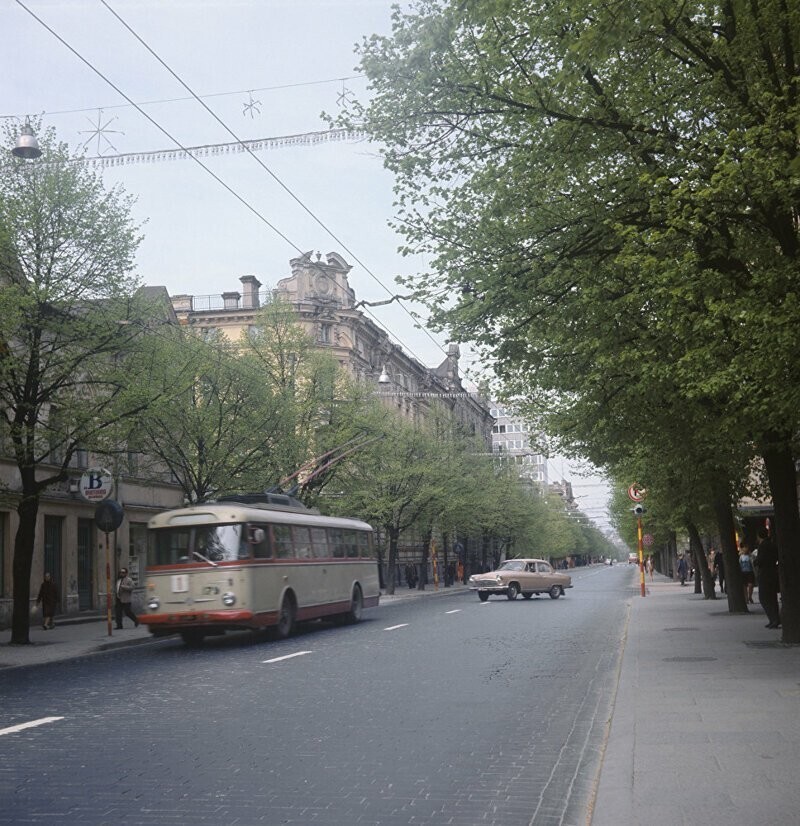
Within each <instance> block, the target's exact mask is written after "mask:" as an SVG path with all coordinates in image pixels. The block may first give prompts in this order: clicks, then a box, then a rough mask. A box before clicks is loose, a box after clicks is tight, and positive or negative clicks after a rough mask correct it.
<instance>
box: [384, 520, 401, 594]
mask: <svg viewBox="0 0 800 826" xmlns="http://www.w3.org/2000/svg"><path fill="white" fill-rule="evenodd" d="M386 535H387V536H388V537H389V561H388V564H387V566H386V568H387V570H386V593H387V594H393V593H394V586H395V584H396V583H397V540H398V538H399V536H400V531H398V530H397V528H395V527H392V526H391V525H390V526H387V528H386Z"/></svg>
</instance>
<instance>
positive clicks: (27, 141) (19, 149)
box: [0, 115, 42, 161]
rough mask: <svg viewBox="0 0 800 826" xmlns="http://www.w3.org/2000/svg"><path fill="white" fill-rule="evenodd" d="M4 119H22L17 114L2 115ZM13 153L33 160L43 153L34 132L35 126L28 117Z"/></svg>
mask: <svg viewBox="0 0 800 826" xmlns="http://www.w3.org/2000/svg"><path fill="white" fill-rule="evenodd" d="M0 118H2V119H3V120H21V119H20V118H18V117H17V116H16V115H0ZM11 154H12V155H14V156H15V157H17V158H23V159H24V160H26V161H32V160H34V159H35V158H38V157H39V156H40V155H41V154H42V150H41V149H39V142H38V141H37V140H36V135H34V134H33V127H32V126H31V122H30V120H29V119H28V118H27V117H26V118H25V123H23V124H22V127H21V128H20V130H19V135H18V136H17V142H16V144H15V145H14V148H13V149H12V150H11Z"/></svg>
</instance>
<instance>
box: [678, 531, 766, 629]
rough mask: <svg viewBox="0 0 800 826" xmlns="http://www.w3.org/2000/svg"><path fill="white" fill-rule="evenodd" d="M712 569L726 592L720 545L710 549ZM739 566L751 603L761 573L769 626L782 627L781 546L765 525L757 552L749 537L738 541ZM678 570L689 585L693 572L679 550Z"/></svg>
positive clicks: (760, 587)
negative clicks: (753, 550) (779, 567)
mask: <svg viewBox="0 0 800 826" xmlns="http://www.w3.org/2000/svg"><path fill="white" fill-rule="evenodd" d="M709 569H710V571H711V575H712V576H713V578H714V580H715V581H717V582H719V589H720V592H721V593H727V591H726V577H725V562H724V559H723V556H722V551H720V550H719V549H717V550H714V549H713V548H712V549H711V551H710V552H709ZM739 569H740V571H741V572H742V580H743V582H744V598H745V602H746V603H748V604H750V605H752V604H753V589H754V588H755V585H756V573H758V601H759V602H760V603H761V606H762V607H763V609H764V613H765V614H766V615H767V620H768V622H767V628H780V627H781V615H780V606H779V604H778V594H779V593H780V576H779V572H778V548H777V546H776V545H775V543H774V542H773V541H772V539H771V537H770V535H769V531H768V530H767V529H766V528H759V530H758V544H757V546H756V550H755V553H751V551H750V545H749V544H748V542H747V540H746V539H742V541H741V542H740V543H739ZM677 572H678V579H680V581H681V585H686V580H687V579H688V578H690V577H691V576H692V575H693V571H690V569H689V563H688V561H687V559H686V556H685V555H684V554H680V556H679V557H678V566H677Z"/></svg>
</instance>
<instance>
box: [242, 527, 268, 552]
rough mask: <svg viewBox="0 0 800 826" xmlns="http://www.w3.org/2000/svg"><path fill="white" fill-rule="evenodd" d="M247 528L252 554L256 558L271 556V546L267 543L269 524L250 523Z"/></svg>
mask: <svg viewBox="0 0 800 826" xmlns="http://www.w3.org/2000/svg"><path fill="white" fill-rule="evenodd" d="M248 530H249V534H250V545H251V547H252V548H253V556H254V557H255V558H256V559H269V558H270V557H271V556H272V548H271V546H270V544H269V525H250V526H249V528H248Z"/></svg>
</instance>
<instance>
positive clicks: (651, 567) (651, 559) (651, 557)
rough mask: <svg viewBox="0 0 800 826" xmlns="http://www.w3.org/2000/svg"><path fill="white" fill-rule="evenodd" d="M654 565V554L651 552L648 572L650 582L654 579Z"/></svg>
mask: <svg viewBox="0 0 800 826" xmlns="http://www.w3.org/2000/svg"><path fill="white" fill-rule="evenodd" d="M654 567H655V566H654V565H653V555H652V554H650V556H648V557H647V573H648V574H650V582H652V581H653V569H654Z"/></svg>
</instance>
